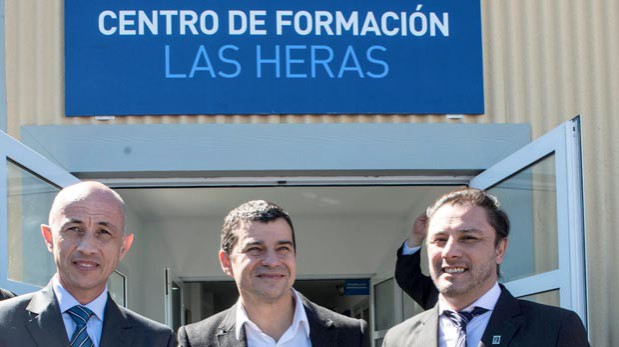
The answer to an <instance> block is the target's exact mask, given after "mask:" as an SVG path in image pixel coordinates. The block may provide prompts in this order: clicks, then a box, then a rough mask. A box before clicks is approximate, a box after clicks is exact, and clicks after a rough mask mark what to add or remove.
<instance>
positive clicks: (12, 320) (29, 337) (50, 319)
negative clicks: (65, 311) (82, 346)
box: [0, 283, 176, 347]
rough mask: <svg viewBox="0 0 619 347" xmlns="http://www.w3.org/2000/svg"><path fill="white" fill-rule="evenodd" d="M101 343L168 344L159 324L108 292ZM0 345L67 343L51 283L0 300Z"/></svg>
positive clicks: (63, 346)
mask: <svg viewBox="0 0 619 347" xmlns="http://www.w3.org/2000/svg"><path fill="white" fill-rule="evenodd" d="M104 315H105V317H104V321H103V331H102V332H101V344H100V346H101V347H130V346H134V347H135V346H145V347H172V346H174V345H175V342H176V341H175V338H174V333H173V332H172V330H171V329H170V328H168V327H166V326H165V325H163V324H160V323H157V322H154V321H152V320H150V319H147V318H145V317H142V316H140V315H138V314H137V313H134V312H132V311H129V310H127V309H125V308H123V307H119V306H118V305H116V303H115V302H114V300H112V298H111V297H110V296H108V299H107V304H106V306H105V313H104ZM0 347H69V337H68V336H67V332H66V329H65V327H64V323H63V320H62V315H61V313H60V308H59V305H58V300H56V296H55V295H54V290H53V289H52V286H51V283H50V284H48V285H47V286H46V287H45V288H43V289H41V290H40V291H38V292H34V293H31V294H26V295H21V296H18V297H15V298H12V299H9V300H5V301H2V302H0Z"/></svg>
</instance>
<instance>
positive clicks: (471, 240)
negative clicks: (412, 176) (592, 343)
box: [383, 188, 589, 347]
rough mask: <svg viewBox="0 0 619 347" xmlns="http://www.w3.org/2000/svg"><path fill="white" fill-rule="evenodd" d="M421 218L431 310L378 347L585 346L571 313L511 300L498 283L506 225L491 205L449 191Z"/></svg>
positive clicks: (476, 193) (473, 194) (492, 201)
mask: <svg viewBox="0 0 619 347" xmlns="http://www.w3.org/2000/svg"><path fill="white" fill-rule="evenodd" d="M427 216H428V235H427V240H426V245H427V248H428V261H429V264H430V275H431V277H432V280H433V281H434V284H435V285H436V287H437V288H438V290H439V293H440V294H439V297H438V303H437V304H436V305H435V306H434V308H432V309H431V310H429V311H426V312H423V313H421V314H418V315H416V316H415V317H413V318H411V319H408V320H406V321H404V322H402V323H400V324H399V325H396V326H395V327H393V328H392V329H390V330H389V331H388V332H387V334H386V335H385V339H384V341H383V346H384V347H394V346H419V347H432V346H437V347H452V346H457V347H465V346H510V347H514V346H545V347H546V346H566V347H569V346H574V347H576V346H577V347H582V346H588V345H589V343H588V342H587V333H586V331H585V329H584V326H583V324H582V322H581V321H580V318H579V317H578V315H576V314H575V313H574V312H572V311H569V310H565V309H562V308H558V307H552V306H546V305H542V304H538V303H533V302H530V301H525V300H518V299H515V298H514V297H513V296H512V295H511V294H510V293H509V291H508V290H507V289H506V288H505V287H503V286H501V285H499V284H498V282H497V281H498V269H499V265H500V264H501V263H502V262H503V257H504V255H505V250H506V249H507V236H508V234H509V219H508V218H507V215H506V214H505V212H504V211H503V210H501V209H500V208H499V203H498V201H497V200H496V198H494V197H493V196H491V195H488V194H486V193H485V192H483V191H480V190H477V189H470V188H465V189H460V190H456V191H453V192H451V193H448V194H445V195H443V196H442V197H440V198H439V199H438V200H437V201H436V202H435V203H434V205H433V206H431V207H430V208H428V211H427Z"/></svg>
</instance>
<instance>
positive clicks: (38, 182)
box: [0, 131, 79, 294]
mask: <svg viewBox="0 0 619 347" xmlns="http://www.w3.org/2000/svg"><path fill="white" fill-rule="evenodd" d="M78 181H79V179H77V178H76V177H75V176H73V175H71V174H70V173H68V172H67V171H65V170H63V169H62V168H60V167H59V166H57V165H56V164H54V163H52V162H51V161H49V160H48V159H46V158H44V157H43V156H41V155H40V154H38V153H37V152H35V151H33V150H32V149H30V148H28V147H27V146H25V145H23V144H22V143H20V142H19V141H17V140H15V139H13V138H12V137H10V136H8V135H7V134H6V133H4V132H2V131H0V287H2V288H5V289H8V290H11V291H13V292H15V293H17V294H23V293H27V292H32V291H35V290H37V289H39V288H41V287H42V286H45V285H46V284H47V282H48V281H49V279H50V278H51V276H52V274H54V273H55V271H56V270H55V265H54V261H53V258H52V256H51V254H50V253H49V252H48V251H47V248H46V247H45V243H44V242H43V238H42V237H41V231H40V230H41V229H40V225H41V224H43V223H47V219H48V214H49V208H50V206H51V203H52V201H53V199H54V196H55V195H56V193H57V192H58V191H59V190H60V189H61V188H62V187H65V186H67V185H70V184H73V183H75V182H78Z"/></svg>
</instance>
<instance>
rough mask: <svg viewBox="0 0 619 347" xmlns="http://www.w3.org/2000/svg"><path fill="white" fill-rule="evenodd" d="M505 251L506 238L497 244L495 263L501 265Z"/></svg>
mask: <svg viewBox="0 0 619 347" xmlns="http://www.w3.org/2000/svg"><path fill="white" fill-rule="evenodd" d="M505 251H507V238H504V239H502V240H501V241H499V244H498V245H497V246H496V263H497V264H501V263H502V262H503V258H504V257H505Z"/></svg>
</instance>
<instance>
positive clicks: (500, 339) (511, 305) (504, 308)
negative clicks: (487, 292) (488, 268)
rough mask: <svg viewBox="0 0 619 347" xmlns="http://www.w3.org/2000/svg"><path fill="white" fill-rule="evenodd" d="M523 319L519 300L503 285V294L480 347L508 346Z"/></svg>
mask: <svg viewBox="0 0 619 347" xmlns="http://www.w3.org/2000/svg"><path fill="white" fill-rule="evenodd" d="M522 319H523V317H522V312H521V310H520V305H519V304H518V300H516V299H515V298H514V297H513V296H512V295H511V294H510V292H509V291H508V290H507V289H506V288H505V287H504V286H503V285H501V295H500V296H499V300H498V301H497V303H496V306H495V307H494V311H493V312H492V315H491V316H490V321H489V322H488V326H487V327H486V331H484V335H483V336H482V339H481V342H480V343H479V345H480V347H504V346H508V345H509V343H510V342H511V340H512V339H513V338H514V335H515V334H516V331H517V330H518V328H519V327H520V325H521V324H522Z"/></svg>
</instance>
